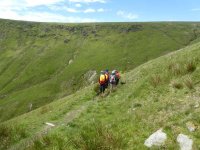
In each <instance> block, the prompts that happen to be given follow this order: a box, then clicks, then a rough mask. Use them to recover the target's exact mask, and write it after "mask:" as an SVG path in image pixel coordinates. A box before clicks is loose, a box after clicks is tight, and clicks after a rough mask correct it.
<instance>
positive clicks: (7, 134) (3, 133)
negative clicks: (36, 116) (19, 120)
mask: <svg viewBox="0 0 200 150" xmlns="http://www.w3.org/2000/svg"><path fill="white" fill-rule="evenodd" d="M27 136H28V133H27V131H26V128H25V127H24V126H23V125H15V124H12V125H4V124H3V125H0V141H1V144H0V149H6V148H7V147H9V146H10V145H11V144H12V143H15V142H17V141H18V140H19V139H21V138H26V137H27Z"/></svg>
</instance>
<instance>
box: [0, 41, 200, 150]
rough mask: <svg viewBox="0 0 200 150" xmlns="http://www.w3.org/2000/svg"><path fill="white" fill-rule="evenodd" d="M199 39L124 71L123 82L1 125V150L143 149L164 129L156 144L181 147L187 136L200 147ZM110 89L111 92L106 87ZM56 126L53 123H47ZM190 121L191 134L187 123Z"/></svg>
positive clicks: (86, 91)
mask: <svg viewBox="0 0 200 150" xmlns="http://www.w3.org/2000/svg"><path fill="white" fill-rule="evenodd" d="M199 61H200V43H197V44H193V45H191V46H188V47H186V48H184V49H181V50H179V51H177V52H173V53H170V54H168V55H166V56H162V57H160V58H158V59H155V60H152V61H149V62H148V63H145V64H143V65H141V66H139V67H137V68H136V69H134V70H132V71H130V72H128V73H126V74H124V75H123V76H122V79H123V80H125V81H126V84H125V85H119V87H118V88H117V89H116V91H114V92H113V93H111V94H109V95H108V96H106V97H104V98H101V97H94V95H95V93H94V90H93V88H94V86H93V85H92V86H89V87H87V88H84V89H82V90H80V91H78V92H76V93H75V94H73V95H70V96H68V97H65V98H63V99H60V100H58V101H56V102H52V103H51V104H49V105H46V106H43V107H41V108H39V109H37V110H35V111H32V112H30V113H27V114H24V115H22V116H20V117H17V118H14V119H12V120H9V121H7V122H4V123H3V124H1V126H0V139H1V141H3V144H2V145H1V149H5V148H10V149H19V148H20V149H29V150H30V149H33V150H34V149H102V150H105V149H138V150H142V149H147V148H146V147H145V146H144V141H145V139H146V138H147V137H148V136H149V135H150V134H152V133H153V132H155V131H156V130H158V129H160V128H163V129H164V132H166V133H167V136H168V138H167V141H166V143H165V145H163V146H162V147H160V148H156V147H154V148H152V149H173V150H175V149H179V146H178V144H177V142H176V137H177V136H178V134H179V133H183V134H186V135H189V136H190V137H191V138H192V139H193V140H194V144H193V149H194V150H197V149H199V148H200V141H199V135H200V130H199V126H200V115H199V113H200V107H199V104H200V101H199V98H200V63H199ZM108 92H109V91H108ZM46 122H50V123H53V124H55V127H50V126H47V125H46V124H45V123H46ZM188 122H192V123H193V124H194V125H195V126H196V127H197V129H196V131H195V132H189V131H188V129H187V127H186V124H187V123H188Z"/></svg>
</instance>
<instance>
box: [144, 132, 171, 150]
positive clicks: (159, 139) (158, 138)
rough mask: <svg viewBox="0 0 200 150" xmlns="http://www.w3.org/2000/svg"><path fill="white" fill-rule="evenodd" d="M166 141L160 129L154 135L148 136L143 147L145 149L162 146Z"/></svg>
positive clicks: (165, 136) (164, 134)
mask: <svg viewBox="0 0 200 150" xmlns="http://www.w3.org/2000/svg"><path fill="white" fill-rule="evenodd" d="M166 139H167V135H166V133H164V132H163V131H162V129H160V130H158V131H156V132H155V133H153V134H152V135H150V136H149V138H148V139H146V140H145V143H144V145H145V146H147V147H152V146H161V145H164V143H165V141H166Z"/></svg>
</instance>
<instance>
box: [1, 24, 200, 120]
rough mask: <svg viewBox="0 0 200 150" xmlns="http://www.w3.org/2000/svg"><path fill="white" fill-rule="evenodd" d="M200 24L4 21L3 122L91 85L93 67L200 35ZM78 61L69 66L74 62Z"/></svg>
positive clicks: (128, 60)
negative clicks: (88, 79) (87, 79)
mask: <svg viewBox="0 0 200 150" xmlns="http://www.w3.org/2000/svg"><path fill="white" fill-rule="evenodd" d="M199 33H200V25H199V24H198V23H99V24H50V23H31V22H19V21H8V20H0V121H5V120H8V119H10V118H13V117H15V116H18V115H20V114H23V113H26V112H27V111H28V110H29V105H30V103H31V104H32V109H36V108H38V107H40V106H43V105H45V104H47V103H49V102H51V101H53V100H56V99H59V98H62V97H64V96H66V95H69V94H71V93H73V92H75V91H77V90H78V89H80V88H81V87H84V86H85V85H86V84H85V82H84V80H85V79H84V74H85V73H87V72H88V71H89V70H96V71H97V72H98V71H100V69H102V68H110V69H114V68H117V69H119V70H121V71H129V70H131V69H133V68H135V67H136V66H138V65H140V64H142V63H144V62H146V61H148V60H150V59H153V58H156V57H158V56H161V55H164V54H166V53H168V52H171V51H174V50H177V49H179V48H182V47H184V46H186V45H188V44H190V43H191V42H192V43H193V42H195V41H196V39H197V38H198V37H199ZM70 60H73V62H72V64H70V65H69V61H70Z"/></svg>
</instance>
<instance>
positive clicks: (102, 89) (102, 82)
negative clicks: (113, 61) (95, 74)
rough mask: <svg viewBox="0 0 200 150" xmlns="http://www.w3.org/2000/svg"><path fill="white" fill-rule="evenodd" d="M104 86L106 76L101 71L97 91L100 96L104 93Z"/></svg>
mask: <svg viewBox="0 0 200 150" xmlns="http://www.w3.org/2000/svg"><path fill="white" fill-rule="evenodd" d="M105 84H106V76H105V72H104V71H101V73H100V77H99V89H100V94H103V93H104V91H105V86H106V85H105Z"/></svg>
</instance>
